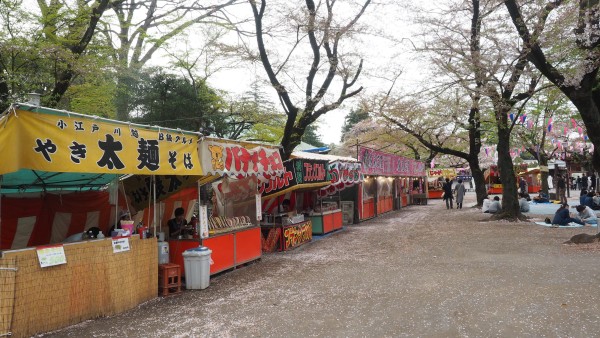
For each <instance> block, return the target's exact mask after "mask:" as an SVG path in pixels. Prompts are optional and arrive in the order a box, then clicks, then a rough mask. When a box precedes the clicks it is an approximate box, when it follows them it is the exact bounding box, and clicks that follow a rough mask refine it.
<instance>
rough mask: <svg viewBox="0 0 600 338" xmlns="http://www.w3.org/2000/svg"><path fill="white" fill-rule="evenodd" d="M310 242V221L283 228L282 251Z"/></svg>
mask: <svg viewBox="0 0 600 338" xmlns="http://www.w3.org/2000/svg"><path fill="white" fill-rule="evenodd" d="M310 241H312V223H311V221H306V222H301V223H297V224H294V225H290V226H286V227H284V228H283V243H282V244H283V251H287V250H290V249H292V248H295V247H298V246H300V245H302V244H304V243H308V242H310Z"/></svg>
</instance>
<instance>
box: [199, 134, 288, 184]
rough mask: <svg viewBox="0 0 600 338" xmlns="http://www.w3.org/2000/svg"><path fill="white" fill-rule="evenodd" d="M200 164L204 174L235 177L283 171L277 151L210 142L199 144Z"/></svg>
mask: <svg viewBox="0 0 600 338" xmlns="http://www.w3.org/2000/svg"><path fill="white" fill-rule="evenodd" d="M199 148H200V151H199V153H200V164H201V166H202V169H203V170H204V171H203V173H205V174H220V175H230V176H233V177H237V176H249V175H263V174H269V175H280V174H282V173H283V172H284V171H285V168H284V167H283V161H282V160H281V155H279V150H278V149H273V148H266V147H261V146H256V147H254V148H252V149H247V148H245V147H244V146H242V145H241V144H238V143H226V142H218V141H212V140H203V141H202V142H200V145H199Z"/></svg>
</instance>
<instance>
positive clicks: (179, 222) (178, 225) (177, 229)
mask: <svg viewBox="0 0 600 338" xmlns="http://www.w3.org/2000/svg"><path fill="white" fill-rule="evenodd" d="M184 214H185V210H184V209H183V208H177V209H175V218H172V219H170V220H169V221H168V222H167V224H168V225H169V237H170V238H171V239H174V238H177V237H178V236H183V235H184V234H185V226H186V225H187V221H186V220H185V217H184Z"/></svg>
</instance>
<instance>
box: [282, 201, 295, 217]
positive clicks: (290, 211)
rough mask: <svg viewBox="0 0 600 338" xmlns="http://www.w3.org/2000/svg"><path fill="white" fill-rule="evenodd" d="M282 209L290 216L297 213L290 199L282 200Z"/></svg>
mask: <svg viewBox="0 0 600 338" xmlns="http://www.w3.org/2000/svg"><path fill="white" fill-rule="evenodd" d="M281 210H282V211H283V212H284V213H287V215H288V216H290V217H291V216H294V215H296V210H294V208H292V206H291V203H290V200H289V199H287V198H286V199H284V200H283V202H281Z"/></svg>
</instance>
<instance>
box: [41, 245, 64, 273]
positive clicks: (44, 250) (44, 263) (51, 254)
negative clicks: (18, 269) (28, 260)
mask: <svg viewBox="0 0 600 338" xmlns="http://www.w3.org/2000/svg"><path fill="white" fill-rule="evenodd" d="M36 251H37V256H38V260H39V261H40V267H42V268H45V267H48V266H54V265H60V264H67V257H66V256H65V249H64V247H63V245H62V244H56V245H46V246H38V247H37V248H36Z"/></svg>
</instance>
